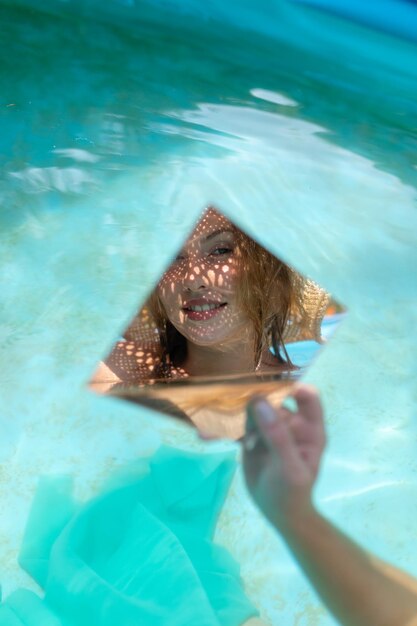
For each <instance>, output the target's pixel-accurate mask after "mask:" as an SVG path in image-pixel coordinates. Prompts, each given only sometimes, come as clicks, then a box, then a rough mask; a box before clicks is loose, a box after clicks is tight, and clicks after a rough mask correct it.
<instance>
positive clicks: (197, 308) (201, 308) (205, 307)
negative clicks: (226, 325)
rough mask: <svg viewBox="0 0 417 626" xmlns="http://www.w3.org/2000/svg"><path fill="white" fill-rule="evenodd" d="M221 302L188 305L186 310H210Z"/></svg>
mask: <svg viewBox="0 0 417 626" xmlns="http://www.w3.org/2000/svg"><path fill="white" fill-rule="evenodd" d="M221 306H223V304H203V305H201V306H198V305H196V306H189V307H187V311H212V310H213V309H219V308H220V307H221Z"/></svg>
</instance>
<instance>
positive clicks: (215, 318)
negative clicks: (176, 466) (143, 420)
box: [90, 207, 345, 439]
mask: <svg viewBox="0 0 417 626" xmlns="http://www.w3.org/2000/svg"><path fill="white" fill-rule="evenodd" d="M344 314H345V310H344V307H343V306H341V305H340V304H338V303H337V302H335V301H334V300H333V299H332V298H331V297H330V295H329V294H328V293H327V292H326V291H324V290H323V289H322V288H320V287H319V286H318V285H317V284H316V283H314V282H313V281H311V280H309V279H307V278H305V277H304V276H302V275H301V274H299V273H298V272H297V271H296V270H294V269H293V268H291V267H290V266H288V265H287V264H286V263H284V262H283V261H282V260H280V259H278V258H277V257H275V256H274V255H273V254H271V253H270V252H268V251H267V250H266V249H265V248H264V247H262V246H261V245H260V244H259V243H257V242H256V241H254V240H253V239H252V238H251V237H249V236H248V235H246V234H245V233H244V232H242V230H241V229H240V228H238V227H237V226H235V225H234V224H233V223H232V222H231V221H230V220H229V219H228V218H227V217H225V216H224V215H223V214H222V213H220V212H219V211H218V210H217V209H215V208H213V207H209V208H207V209H206V210H205V211H204V212H203V214H202V216H201V217H200V219H199V220H198V222H197V224H196V226H195V227H194V229H193V230H192V232H191V234H190V235H189V237H188V238H187V239H186V241H185V242H184V245H183V247H182V248H181V250H180V251H179V252H178V254H177V256H176V257H175V259H174V260H173V261H172V263H171V265H170V266H169V267H168V268H167V270H166V271H165V273H164V274H163V276H161V279H160V281H159V282H158V284H157V285H156V286H155V289H154V290H153V292H152V293H151V294H150V296H149V298H148V299H147V301H146V302H145V303H143V304H142V306H141V307H140V309H139V311H138V314H137V315H136V316H135V318H134V319H133V320H132V322H131V324H130V325H129V326H128V328H127V329H126V331H125V332H124V333H123V337H122V338H121V339H120V340H119V341H117V342H116V344H115V345H114V347H113V349H112V350H111V352H110V354H109V355H108V356H107V357H106V358H105V359H104V361H103V362H101V363H100V365H99V367H98V369H97V371H96V372H95V374H94V376H93V378H92V380H91V381H90V386H91V388H92V389H93V390H95V391H97V392H99V393H108V394H111V395H115V396H118V397H121V398H124V399H127V400H130V401H133V402H136V403H139V404H142V405H145V406H149V407H151V408H154V409H156V410H158V411H162V412H166V413H167V414H168V415H173V416H175V417H177V418H181V419H184V420H186V421H188V422H190V423H191V424H194V425H195V426H197V428H198V429H199V430H200V432H202V433H203V434H204V435H206V436H208V437H228V438H232V439H239V438H240V437H242V436H243V434H244V419H245V417H244V409H245V405H246V403H247V401H248V399H249V398H250V397H251V396H252V395H254V394H255V393H263V394H266V395H268V397H269V399H270V400H271V402H273V403H279V402H281V401H282V399H283V398H284V397H285V395H287V393H288V392H289V389H290V387H291V386H292V385H293V384H294V383H295V382H296V381H297V379H298V378H299V377H300V375H301V374H302V373H303V372H304V371H305V369H306V367H308V365H309V364H310V362H311V361H312V359H313V358H314V357H315V355H316V353H317V350H318V349H319V348H320V345H323V343H324V342H325V340H326V339H327V338H328V337H329V336H330V334H331V333H332V331H333V330H334V329H335V327H336V326H337V324H338V323H339V322H340V320H341V319H342V318H343V316H344Z"/></svg>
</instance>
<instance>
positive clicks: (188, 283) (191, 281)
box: [183, 263, 207, 291]
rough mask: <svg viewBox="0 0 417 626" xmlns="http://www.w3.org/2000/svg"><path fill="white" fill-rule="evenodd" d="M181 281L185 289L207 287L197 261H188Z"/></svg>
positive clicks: (194, 289) (192, 289)
mask: <svg viewBox="0 0 417 626" xmlns="http://www.w3.org/2000/svg"><path fill="white" fill-rule="evenodd" d="M183 283H184V287H185V289H188V290H189V291H198V290H199V289H205V288H206V287H207V283H206V280H204V274H203V271H202V268H201V266H199V265H198V264H197V263H189V264H188V266H187V269H186V271H185V273H184V277H183Z"/></svg>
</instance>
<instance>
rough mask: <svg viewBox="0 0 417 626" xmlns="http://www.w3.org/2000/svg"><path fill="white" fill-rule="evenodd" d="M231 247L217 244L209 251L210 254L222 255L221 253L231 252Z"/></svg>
mask: <svg viewBox="0 0 417 626" xmlns="http://www.w3.org/2000/svg"><path fill="white" fill-rule="evenodd" d="M232 252H233V248H230V247H227V246H219V247H218V248H214V250H212V251H211V252H210V255H211V256H223V254H232Z"/></svg>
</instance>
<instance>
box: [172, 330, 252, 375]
mask: <svg viewBox="0 0 417 626" xmlns="http://www.w3.org/2000/svg"><path fill="white" fill-rule="evenodd" d="M256 365H257V364H256V363H255V362H254V354H253V341H252V340H250V339H249V338H247V339H246V340H245V339H243V338H242V340H241V341H240V342H238V343H236V344H233V345H220V346H215V347H214V346H198V345H196V344H195V343H191V342H187V357H186V359H185V361H184V363H183V367H184V369H185V370H186V372H187V373H188V374H190V375H191V376H212V375H224V374H247V373H248V372H253V371H254V370H255V368H256Z"/></svg>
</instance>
